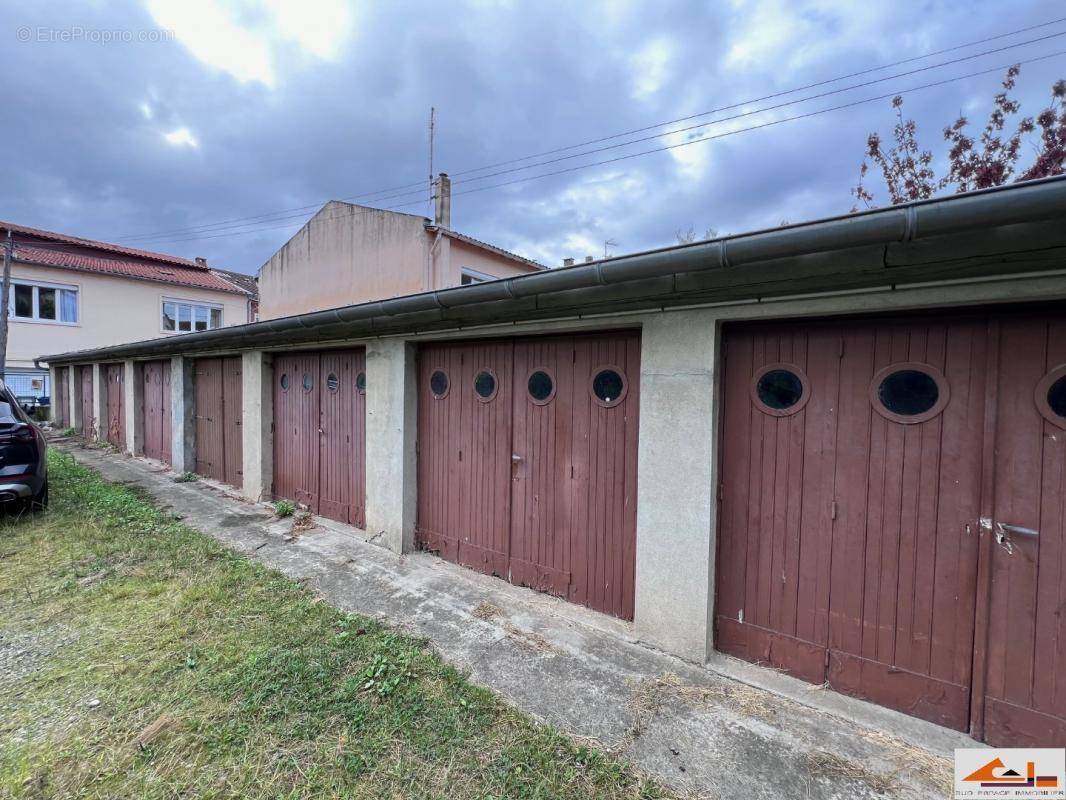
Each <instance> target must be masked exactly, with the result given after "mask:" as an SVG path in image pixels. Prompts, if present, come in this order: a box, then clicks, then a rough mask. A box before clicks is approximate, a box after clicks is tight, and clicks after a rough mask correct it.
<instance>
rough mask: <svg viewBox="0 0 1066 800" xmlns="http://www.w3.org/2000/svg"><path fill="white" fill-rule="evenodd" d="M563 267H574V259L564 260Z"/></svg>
mask: <svg viewBox="0 0 1066 800" xmlns="http://www.w3.org/2000/svg"><path fill="white" fill-rule="evenodd" d="M563 266H564V267H572V266H574V259H572V258H564V259H563Z"/></svg>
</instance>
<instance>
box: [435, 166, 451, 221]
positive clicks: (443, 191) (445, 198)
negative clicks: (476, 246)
mask: <svg viewBox="0 0 1066 800" xmlns="http://www.w3.org/2000/svg"><path fill="white" fill-rule="evenodd" d="M436 201H437V204H436V212H435V215H434V216H435V219H434V220H433V222H434V224H436V225H438V226H440V227H441V228H451V227H452V179H451V178H449V177H448V173H446V172H442V173H441V174H440V175H438V176H437V191H436Z"/></svg>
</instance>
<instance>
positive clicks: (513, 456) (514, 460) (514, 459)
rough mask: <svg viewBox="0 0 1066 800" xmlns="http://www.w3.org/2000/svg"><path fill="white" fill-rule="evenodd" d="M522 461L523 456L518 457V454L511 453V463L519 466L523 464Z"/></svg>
mask: <svg viewBox="0 0 1066 800" xmlns="http://www.w3.org/2000/svg"><path fill="white" fill-rule="evenodd" d="M521 461H522V456H520V455H518V453H511V463H512V464H519V463H521Z"/></svg>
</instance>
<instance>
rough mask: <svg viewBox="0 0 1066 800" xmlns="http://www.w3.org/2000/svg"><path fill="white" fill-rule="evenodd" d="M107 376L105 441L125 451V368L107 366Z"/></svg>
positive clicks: (116, 365)
mask: <svg viewBox="0 0 1066 800" xmlns="http://www.w3.org/2000/svg"><path fill="white" fill-rule="evenodd" d="M104 369H105V370H106V373H105V374H106V376H107V441H109V442H110V443H111V444H113V445H114V446H115V447H117V448H118V449H119V450H125V449H126V367H125V366H124V365H123V364H108V365H107V366H106V367H104Z"/></svg>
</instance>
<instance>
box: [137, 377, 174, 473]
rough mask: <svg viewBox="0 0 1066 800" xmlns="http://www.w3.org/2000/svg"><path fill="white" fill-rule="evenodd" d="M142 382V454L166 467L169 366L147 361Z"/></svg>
mask: <svg viewBox="0 0 1066 800" xmlns="http://www.w3.org/2000/svg"><path fill="white" fill-rule="evenodd" d="M143 380H144V406H143V409H144V411H143V413H144V454H145V455H146V456H147V457H148V458H154V459H157V460H159V461H162V462H163V463H165V464H169V463H170V431H171V424H172V420H171V416H170V362H169V361H147V362H145V364H144V367H143Z"/></svg>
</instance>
